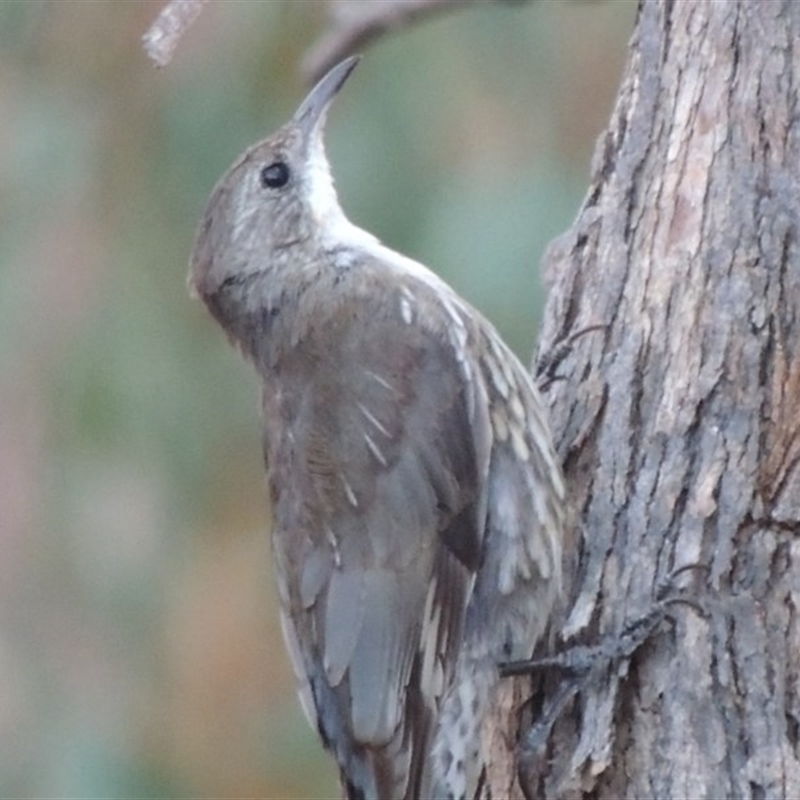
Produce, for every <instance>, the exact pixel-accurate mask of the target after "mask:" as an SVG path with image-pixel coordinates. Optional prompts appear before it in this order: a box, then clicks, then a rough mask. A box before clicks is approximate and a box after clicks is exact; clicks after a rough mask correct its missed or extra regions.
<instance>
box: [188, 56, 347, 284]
mask: <svg viewBox="0 0 800 800" xmlns="http://www.w3.org/2000/svg"><path fill="white" fill-rule="evenodd" d="M358 60H359V58H358V56H353V57H350V58H348V59H345V60H344V61H341V62H340V63H339V64H337V65H336V66H335V67H333V68H332V69H331V70H330V71H329V72H328V73H327V75H325V77H324V78H322V79H321V80H320V81H319V83H317V85H316V86H315V87H314V88H313V89H312V90H311V91H310V92H309V94H308V96H307V97H306V98H305V100H303V102H302V103H301V104H300V107H299V108H298V109H297V111H296V112H295V114H294V116H293V117H292V118H291V120H289V122H288V123H287V124H286V125H284V126H283V127H282V128H280V130H278V131H277V132H276V133H275V134H273V135H272V136H270V137H269V138H268V139H264V140H263V141H261V142H259V143H258V144H256V145H253V146H252V147H250V148H249V149H248V150H247V151H245V153H244V154H243V155H241V156H240V157H239V158H238V159H237V160H236V162H235V163H234V164H233V166H231V168H230V169H229V170H228V171H227V172H226V173H225V175H224V176H223V178H222V179H221V180H220V181H219V183H218V184H217V186H216V187H215V189H214V191H213V192H212V194H211V197H210V198H209V201H208V204H207V205H206V209H205V212H204V214H203V219H202V222H201V224H200V228H199V230H198V232H197V235H196V238H195V244H194V249H193V251H192V257H191V261H190V267H189V284H190V287H191V288H192V289H193V291H194V292H196V293H197V294H199V295H200V297H202V298H203V299H205V300H208V299H210V298H212V297H214V296H215V295H216V294H217V293H219V292H220V291H221V290H224V289H225V288H226V287H228V286H235V285H236V284H242V285H244V284H246V283H248V282H249V281H250V280H251V279H252V278H254V277H256V276H257V275H259V274H262V273H268V272H273V271H275V270H278V269H283V268H287V269H290V268H291V265H292V263H293V260H294V258H295V257H297V258H302V250H298V248H303V247H306V248H308V249H309V251H311V249H312V248H314V247H315V237H318V236H320V235H324V232H325V231H326V230H327V229H330V228H331V227H332V226H335V225H336V224H337V223H338V222H339V221H340V220H343V219H344V217H343V215H342V212H341V209H340V207H339V202H338V200H337V197H336V192H335V190H334V187H333V180H332V178H331V173H330V168H329V166H328V160H327V158H326V156H325V148H324V143H323V133H324V128H325V117H326V115H327V111H328V108H329V107H330V104H331V101H332V100H333V98H334V97H335V96H336V94H337V92H338V91H339V89H340V88H341V87H342V85H343V84H344V82H345V81H346V80H347V77H348V76H349V75H350V73H351V72H352V70H353V68H354V67H355V66H356V64H357V63H358Z"/></svg>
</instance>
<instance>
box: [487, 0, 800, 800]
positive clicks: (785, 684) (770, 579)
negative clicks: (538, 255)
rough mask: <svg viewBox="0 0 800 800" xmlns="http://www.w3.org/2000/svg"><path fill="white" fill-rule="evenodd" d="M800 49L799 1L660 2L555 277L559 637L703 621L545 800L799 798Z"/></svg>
mask: <svg viewBox="0 0 800 800" xmlns="http://www.w3.org/2000/svg"><path fill="white" fill-rule="evenodd" d="M799 42H800V3H797V2H794V0H773V1H772V2H764V1H763V0H735V1H731V2H708V0H680V2H678V0H644V2H642V5H641V7H640V10H639V17H638V20H637V24H636V29H635V32H634V34H633V39H632V42H631V52H630V57H629V61H628V64H627V67H626V72H625V75H624V78H623V82H622V86H621V89H620V93H619V98H618V100H617V104H616V108H615V110H614V112H613V115H612V119H611V122H610V125H609V128H608V130H607V131H606V133H605V134H604V135H603V136H602V138H601V140H600V142H599V144H598V148H597V154H596V157H595V164H594V165H593V177H592V182H591V185H590V187H589V191H588V193H587V197H586V200H585V202H584V204H583V206H582V208H581V210H580V212H579V214H578V218H577V220H576V222H575V224H574V226H573V227H572V228H571V229H570V230H569V231H568V232H567V233H566V234H565V235H564V236H562V237H561V238H560V239H559V240H558V241H557V242H556V243H554V245H553V246H552V247H551V249H550V251H549V253H548V255H547V257H546V270H547V274H548V275H549V278H550V282H551V289H550V296H549V300H548V304H547V308H546V312H545V321H544V327H543V335H542V341H541V345H540V361H539V363H540V364H543V363H544V361H547V362H548V368H549V371H550V374H551V375H554V376H555V378H556V379H555V380H554V381H552V382H551V383H550V387H549V389H548V390H547V392H546V397H547V402H548V403H549V406H550V410H551V421H552V427H553V431H554V436H555V439H556V443H557V445H558V447H559V451H560V454H561V455H562V457H563V463H564V465H565V472H566V478H567V483H568V486H569V490H570V495H571V503H572V507H573V509H574V513H575V518H576V544H575V551H576V556H575V559H574V563H573V564H572V565H571V566H570V569H571V573H572V578H573V581H572V585H571V588H570V593H569V599H568V603H567V609H566V611H565V615H564V620H563V621H562V623H561V625H560V628H559V629H558V633H559V636H560V638H561V639H562V640H563V641H565V642H566V643H567V644H569V643H573V642H576V641H584V642H588V643H591V642H597V641H599V640H600V639H601V638H602V637H603V636H604V635H608V634H615V633H616V634H619V633H621V632H623V631H624V630H625V629H626V626H627V625H628V624H630V623H631V622H634V621H635V620H637V619H638V618H640V617H641V616H642V614H644V613H646V612H647V611H648V610H649V609H651V608H652V607H653V604H654V602H655V600H656V597H657V596H658V595H659V592H660V591H663V590H664V589H665V587H666V590H667V591H668V592H672V593H675V592H684V593H685V594H687V595H688V596H691V597H694V598H696V599H697V600H698V602H699V603H700V604H702V605H703V607H704V608H705V609H707V610H708V612H709V613H708V614H707V615H703V614H700V613H697V611H695V610H693V609H691V608H687V607H684V606H672V607H671V612H670V613H671V616H672V617H673V622H672V624H667V623H664V624H662V625H660V626H659V627H658V628H657V629H656V630H655V632H654V635H653V636H652V637H651V638H650V639H649V641H648V642H647V643H646V644H645V645H644V646H643V647H642V648H641V649H639V650H638V652H637V653H636V654H635V655H634V657H633V658H632V660H631V661H630V663H623V664H621V665H620V667H619V669H616V670H612V671H611V674H610V675H609V674H606V676H605V679H603V680H593V681H591V682H590V683H589V684H588V685H587V686H585V687H584V688H583V689H582V690H581V691H580V693H579V694H578V696H577V697H576V699H575V700H574V702H572V703H571V704H570V705H569V706H568V707H567V709H566V711H565V713H564V714H563V715H562V716H561V718H560V720H559V721H558V722H557V723H556V727H555V729H554V731H553V733H552V735H551V736H550V739H549V743H548V749H547V754H546V758H544V759H541V760H540V761H539V762H537V764H533V763H527V764H526V763H525V760H524V759H523V760H522V763H521V764H520V767H521V770H522V773H523V775H522V783H523V786H525V788H526V792H527V793H528V794H530V795H531V796H546V797H556V796H558V797H563V796H569V797H575V796H589V795H590V796H592V797H625V796H628V797H683V798H688V797H691V798H702V797H709V798H721V797H754V798H756V797H785V798H792V797H793V798H797V797H800V749H799V747H800V746H799V744H798V732H799V731H800V684H799V683H798V680H799V675H800V624H799V620H798V607H799V605H800V537H798V533H799V532H800V520H799V517H800V473H799V472H798V463H799V461H800V347H799V344H800V341H799V340H800V251H799V250H798V234H799V232H800V192H799V191H798V181H800V120H798V96H797V91H798V86H797V84H795V79H796V76H800V45H798V43H799ZM593 326H601V327H600V328H599V329H592V327H593ZM587 329H588V330H587ZM581 331H583V333H581ZM574 334H580V335H577V336H574V338H572V339H570V337H573V335H574ZM692 565H695V566H700V565H702V567H704V568H703V569H700V568H695V569H684V570H683V571H681V572H678V571H679V570H681V568H684V567H690V566H692ZM568 571H570V570H568ZM549 680H552V678H550V679H549ZM490 784H491V776H490ZM503 791H505V790H495V791H494V792H493V795H494V797H500V796H506V795H505V794H503Z"/></svg>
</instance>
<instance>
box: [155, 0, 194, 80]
mask: <svg viewBox="0 0 800 800" xmlns="http://www.w3.org/2000/svg"><path fill="white" fill-rule="evenodd" d="M207 2H208V0H169V2H168V3H167V4H166V5H165V6H164V8H162V9H161V12H160V13H159V15H158V16H157V17H156V19H155V21H154V22H153V24H152V25H151V26H150V28H149V29H148V31H147V33H146V34H145V35H144V36H143V37H142V41H143V43H144V49H145V52H146V53H147V55H148V56H150V58H152V59H153V61H155V63H156V66H159V67H166V66H167V64H169V62H170V61H171V60H172V56H173V54H174V53H175V48H176V47H177V46H178V42H179V40H180V38H181V37H182V36H183V34H184V33H186V31H187V30H188V28H189V26H190V25H191V24H192V23H193V22H194V21H195V20H196V19H197V17H198V16H199V15H200V12H201V11H202V10H203V6H204V5H205V4H206V3H207Z"/></svg>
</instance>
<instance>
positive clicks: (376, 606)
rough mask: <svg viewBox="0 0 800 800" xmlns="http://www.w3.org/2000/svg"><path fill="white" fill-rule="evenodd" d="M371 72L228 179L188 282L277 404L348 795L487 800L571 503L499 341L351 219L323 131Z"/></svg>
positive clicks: (307, 618)
mask: <svg viewBox="0 0 800 800" xmlns="http://www.w3.org/2000/svg"><path fill="white" fill-rule="evenodd" d="M355 63H356V62H355V59H350V60H348V61H345V62H343V63H342V64H340V65H338V66H337V67H334V69H333V70H332V71H331V72H330V73H329V74H328V75H327V76H326V77H325V78H323V80H322V81H321V82H320V83H319V84H318V85H317V87H316V88H315V89H314V90H313V91H312V92H311V94H310V95H309V97H308V98H307V99H306V100H305V101H304V103H303V104H302V105H301V107H300V109H299V110H298V111H297V113H296V114H295V116H294V117H293V118H292V120H291V121H290V122H289V123H288V124H287V125H286V126H284V128H282V129H281V130H279V131H278V132H277V133H276V134H274V135H273V136H272V137H270V138H269V139H266V140H265V141H263V142H261V143H259V144H257V145H255V146H254V147H252V148H250V149H249V150H248V151H247V152H246V153H245V154H244V155H243V156H242V157H241V158H240V159H239V160H238V161H237V162H236V163H235V164H234V165H233V166H232V167H231V169H230V170H229V171H228V172H227V173H226V175H225V176H224V177H223V179H222V180H221V182H220V183H219V184H218V186H217V187H216V189H215V190H214V192H213V194H212V196H211V198H210V200H209V203H208V206H207V208H206V211H205V216H204V220H203V222H202V224H201V226H200V229H199V231H198V235H197V240H196V243H195V249H194V253H193V256H192V262H191V275H190V280H191V283H192V285H193V287H194V288H195V290H196V291H197V293H198V294H199V295H200V297H201V298H202V299H203V301H204V302H205V303H206V305H207V306H208V308H209V310H210V311H211V313H212V314H213V316H214V317H215V318H216V320H217V321H218V322H219V324H220V325H221V326H222V327H223V328H224V329H225V330H226V332H227V333H228V335H229V336H230V338H231V339H232V341H234V342H235V343H236V344H237V346H239V347H240V348H241V350H242V351H243V353H244V355H245V357H246V358H247V359H249V360H250V361H251V362H252V363H253V365H254V366H255V368H256V369H257V371H258V373H259V375H260V376H261V378H262V380H263V383H264V393H263V435H264V453H265V459H266V464H267V470H268V476H269V491H270V495H271V500H272V512H273V520H274V530H273V548H274V555H275V561H276V566H277V575H278V585H279V588H280V599H281V605H282V614H283V627H284V633H285V638H286V641H287V645H288V647H289V650H290V652H291V656H292V660H293V662H294V666H295V669H296V672H297V675H298V678H299V680H300V682H301V698H302V701H303V707H304V709H305V710H306V713H307V714H308V716H309V718H310V719H311V720H312V722H313V723H314V724H315V726H316V727H317V729H318V730H319V733H320V736H321V737H322V740H323V742H324V744H325V746H326V747H327V748H328V749H329V750H330V751H331V752H332V753H333V755H334V757H335V758H336V760H337V762H338V764H339V767H340V769H341V773H342V780H343V783H344V785H345V787H346V790H347V793H348V796H349V797H351V798H380V799H381V800H392V799H393V798H432V797H457V798H460V797H470V796H472V794H473V793H474V792H475V788H476V785H477V780H478V777H479V774H480V770H481V767H482V761H481V754H480V752H479V747H480V745H479V736H478V730H479V726H480V722H481V719H482V717H483V714H484V712H485V709H486V707H487V704H488V703H489V702H490V699H491V694H492V691H493V689H494V687H495V686H496V684H497V680H498V673H497V666H496V665H497V662H498V661H500V660H507V659H515V658H523V657H527V656H529V655H530V654H531V652H532V650H533V646H534V644H535V642H536V640H537V638H538V637H539V636H540V635H541V633H542V631H543V629H544V627H545V625H546V623H547V621H548V617H549V614H550V611H551V608H552V604H553V601H554V598H555V596H556V594H557V592H558V590H559V585H560V569H561V536H562V525H563V502H564V489H563V485H562V481H561V476H560V470H559V466H558V463H557V460H556V457H555V454H554V452H553V449H552V446H551V443H550V437H549V433H548V428H547V423H546V420H545V416H544V412H543V410H542V404H541V401H540V399H539V397H538V395H537V393H536V390H535V388H534V386H533V384H532V382H531V379H530V378H529V376H528V374H527V373H526V371H525V370H524V368H523V367H522V366H521V365H520V363H519V362H518V361H517V359H516V358H515V357H514V356H513V355H512V353H511V352H510V351H509V349H508V348H507V347H506V346H505V345H504V344H503V342H502V341H501V340H500V338H499V336H498V334H497V332H496V331H495V330H494V328H493V327H492V326H491V325H490V324H489V323H488V322H487V321H486V320H485V319H484V318H483V317H482V316H481V315H480V314H479V313H478V312H477V311H475V310H474V309H473V308H471V307H470V306H469V305H468V304H467V303H465V302H464V301H463V300H461V299H460V298H459V297H458V296H457V295H456V294H455V293H454V292H453V290H452V289H450V288H449V287H448V286H447V285H446V284H445V283H444V282H443V281H441V280H440V279H439V278H437V277H436V276H435V275H434V274H433V273H431V272H430V271H428V270H427V269H426V268H425V267H423V266H421V265H420V264H418V263H416V262H414V261H412V260H410V259H408V258H405V257H404V256H401V255H399V254H397V253H395V252H393V251H391V250H389V249H388V248H386V247H384V246H383V245H381V244H380V243H379V242H378V241H377V240H376V239H374V238H373V237H372V236H370V235H369V234H367V233H365V232H364V231H362V230H360V229H358V228H356V227H355V226H353V225H351V224H350V223H349V222H348V221H347V220H346V219H345V217H344V216H343V214H342V212H341V210H340V209H339V205H338V202H337V200H336V195H335V192H334V190H333V183H332V181H331V178H330V173H329V170H328V166H327V161H326V159H325V155H324V149H323V145H322V129H323V125H324V117H325V112H326V110H327V107H328V105H329V103H330V100H331V99H332V97H333V96H334V95H335V93H336V92H337V91H338V89H339V88H340V86H341V84H342V83H343V82H344V80H345V79H346V77H347V75H348V74H349V73H350V71H351V70H352V68H353V66H354V65H355Z"/></svg>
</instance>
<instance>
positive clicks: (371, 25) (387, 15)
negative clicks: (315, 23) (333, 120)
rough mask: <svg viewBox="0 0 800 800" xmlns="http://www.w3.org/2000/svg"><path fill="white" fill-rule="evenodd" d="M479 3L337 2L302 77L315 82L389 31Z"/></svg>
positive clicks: (421, 0) (454, 0)
mask: <svg viewBox="0 0 800 800" xmlns="http://www.w3.org/2000/svg"><path fill="white" fill-rule="evenodd" d="M480 2H486V0H380V1H378V0H375V1H374V2H371V3H365V2H364V1H363V0H338V2H336V3H334V4H332V5H331V10H330V15H331V17H332V20H331V26H330V28H329V30H328V32H327V33H326V34H324V35H323V37H322V38H321V39H320V40H319V41H318V42H317V43H316V44H315V45H314V46H313V47H312V48H311V50H310V51H309V52H308V54H307V55H306V57H305V59H304V60H303V73H304V75H305V76H306V78H307V79H308V80H309V81H313V80H316V79H318V78H319V77H321V76H322V75H323V74H324V73H325V72H327V71H328V70H329V69H330V68H331V67H332V66H333V65H334V64H335V63H337V62H338V61H340V60H341V59H342V58H344V57H345V56H347V55H350V54H351V53H353V52H354V51H355V50H356V49H358V48H361V47H364V46H365V45H367V44H369V43H370V42H371V41H372V40H373V39H377V38H378V37H379V36H382V35H383V34H385V33H388V32H389V31H396V30H400V29H401V28H406V27H408V26H410V25H412V24H414V23H416V22H420V21H422V20H424V19H427V18H428V17H431V16H433V15H434V14H442V13H444V12H446V11H455V10H456V9H459V8H464V7H465V6H470V5H477V4H478V3H480Z"/></svg>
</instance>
